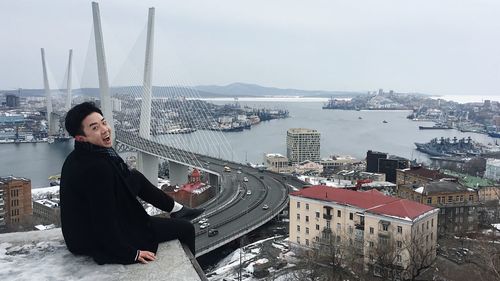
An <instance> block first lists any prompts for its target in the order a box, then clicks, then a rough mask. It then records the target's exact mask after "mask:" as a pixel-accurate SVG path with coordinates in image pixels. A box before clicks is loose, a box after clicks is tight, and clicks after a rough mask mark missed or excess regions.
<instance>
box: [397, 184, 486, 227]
mask: <svg viewBox="0 0 500 281" xmlns="http://www.w3.org/2000/svg"><path fill="white" fill-rule="evenodd" d="M398 197H400V198H405V199H409V200H413V201H416V202H419V203H422V204H427V205H429V206H433V207H438V208H439V209H440V211H439V226H438V231H439V234H445V233H446V234H452V233H465V232H470V231H475V230H477V229H478V217H477V207H478V205H479V199H478V193H477V191H476V190H474V189H471V188H467V187H465V186H463V185H461V184H460V183H458V182H454V181H446V180H443V181H435V182H429V183H427V184H423V185H417V184H409V185H400V186H399V187H398Z"/></svg>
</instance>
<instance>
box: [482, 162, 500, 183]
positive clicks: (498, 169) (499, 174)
mask: <svg viewBox="0 0 500 281" xmlns="http://www.w3.org/2000/svg"><path fill="white" fill-rule="evenodd" d="M484 177H485V178H488V179H492V180H496V181H500V159H492V158H488V159H486V171H485V172H484Z"/></svg>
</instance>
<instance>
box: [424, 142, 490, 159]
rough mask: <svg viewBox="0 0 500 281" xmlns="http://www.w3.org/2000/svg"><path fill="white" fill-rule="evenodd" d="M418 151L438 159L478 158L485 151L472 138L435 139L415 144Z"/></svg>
mask: <svg viewBox="0 0 500 281" xmlns="http://www.w3.org/2000/svg"><path fill="white" fill-rule="evenodd" d="M415 146H416V147H417V150H418V151H421V152H423V153H426V154H429V155H431V156H437V157H452V156H455V157H467V156H477V155H480V154H481V153H482V152H483V151H482V149H481V147H480V146H479V145H477V144H476V143H474V142H473V141H472V139H471V138H470V137H468V138H467V139H466V138H462V139H458V138H457V137H454V138H453V139H450V138H443V137H441V138H440V139H437V138H434V139H432V140H431V141H430V142H428V143H415Z"/></svg>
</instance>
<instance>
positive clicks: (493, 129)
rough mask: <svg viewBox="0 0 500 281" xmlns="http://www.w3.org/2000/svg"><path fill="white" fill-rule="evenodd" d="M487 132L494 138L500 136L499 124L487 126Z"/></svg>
mask: <svg viewBox="0 0 500 281" xmlns="http://www.w3.org/2000/svg"><path fill="white" fill-rule="evenodd" d="M487 133H488V135H489V136H490V137H492V138H500V128H498V126H490V127H488V128H487Z"/></svg>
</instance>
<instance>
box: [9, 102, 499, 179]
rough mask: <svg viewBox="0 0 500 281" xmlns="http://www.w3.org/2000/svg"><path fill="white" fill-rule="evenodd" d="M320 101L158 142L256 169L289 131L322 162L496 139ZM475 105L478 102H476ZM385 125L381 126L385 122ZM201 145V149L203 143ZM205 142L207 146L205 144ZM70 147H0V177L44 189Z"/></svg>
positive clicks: (419, 156)
mask: <svg viewBox="0 0 500 281" xmlns="http://www.w3.org/2000/svg"><path fill="white" fill-rule="evenodd" d="M207 101H209V102H213V103H216V104H226V103H234V102H235V101H234V100H233V99H210V100H207ZM326 101H327V99H324V98H299V97H295V98H240V99H239V100H238V103H239V104H240V106H250V107H258V108H268V109H286V110H288V111H289V114H290V117H289V118H285V119H276V120H271V121H265V122H261V123H259V124H257V125H254V126H252V128H251V129H249V130H244V131H241V132H226V133H218V134H220V135H218V136H216V137H214V132H213V131H203V130H199V131H196V132H194V133H191V134H185V135H182V136H181V135H165V136H162V137H160V138H158V140H159V141H162V142H166V143H169V142H172V139H175V138H177V140H176V141H175V143H180V142H181V143H183V144H184V145H187V146H189V149H191V150H193V151H196V152H199V153H203V154H209V155H211V156H215V157H219V156H220V157H222V158H225V159H227V160H232V161H236V162H241V163H248V162H250V163H254V164H259V163H262V162H263V160H264V154H266V153H280V154H283V155H286V131H287V130H288V129H290V128H309V129H315V130H317V131H318V132H320V134H321V157H328V156H330V155H350V156H353V157H355V158H358V159H364V158H365V157H366V152H367V151H368V150H375V151H381V152H387V153H389V154H392V155H396V156H401V157H406V158H408V159H412V160H413V159H416V160H417V161H419V162H429V161H430V160H429V158H428V157H427V155H425V154H423V153H420V152H418V151H417V150H415V144H414V143H415V142H428V141H430V140H431V139H432V138H436V137H438V138H439V137H445V138H448V137H449V138H453V137H457V138H464V137H465V138H466V137H469V136H470V137H471V138H472V139H473V140H475V141H478V142H481V143H484V144H488V143H494V142H495V139H493V138H491V137H489V136H487V135H483V134H476V133H462V132H460V131H457V130H419V128H418V126H420V125H432V124H433V123H432V122H416V121H412V120H409V119H407V118H406V116H408V115H409V114H410V111H406V110H398V111H392V110H391V111H384V110H377V111H369V110H366V111H365V110H362V111H346V110H327V109H322V106H323V104H324V103H325V102H326ZM477 101H478V102H480V100H477ZM384 121H386V122H384ZM204 143H205V144H204ZM206 143H209V144H208V145H207V144H206ZM72 149H73V142H72V141H69V142H63V143H53V144H48V143H36V144H32V143H22V144H0V176H8V175H13V176H17V177H24V178H28V179H31V182H32V187H33V188H39V187H47V186H48V185H49V180H48V177H49V176H51V175H58V174H60V171H61V167H62V164H63V163H64V159H65V158H66V156H67V155H68V154H69V153H70V152H71V151H72Z"/></svg>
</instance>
